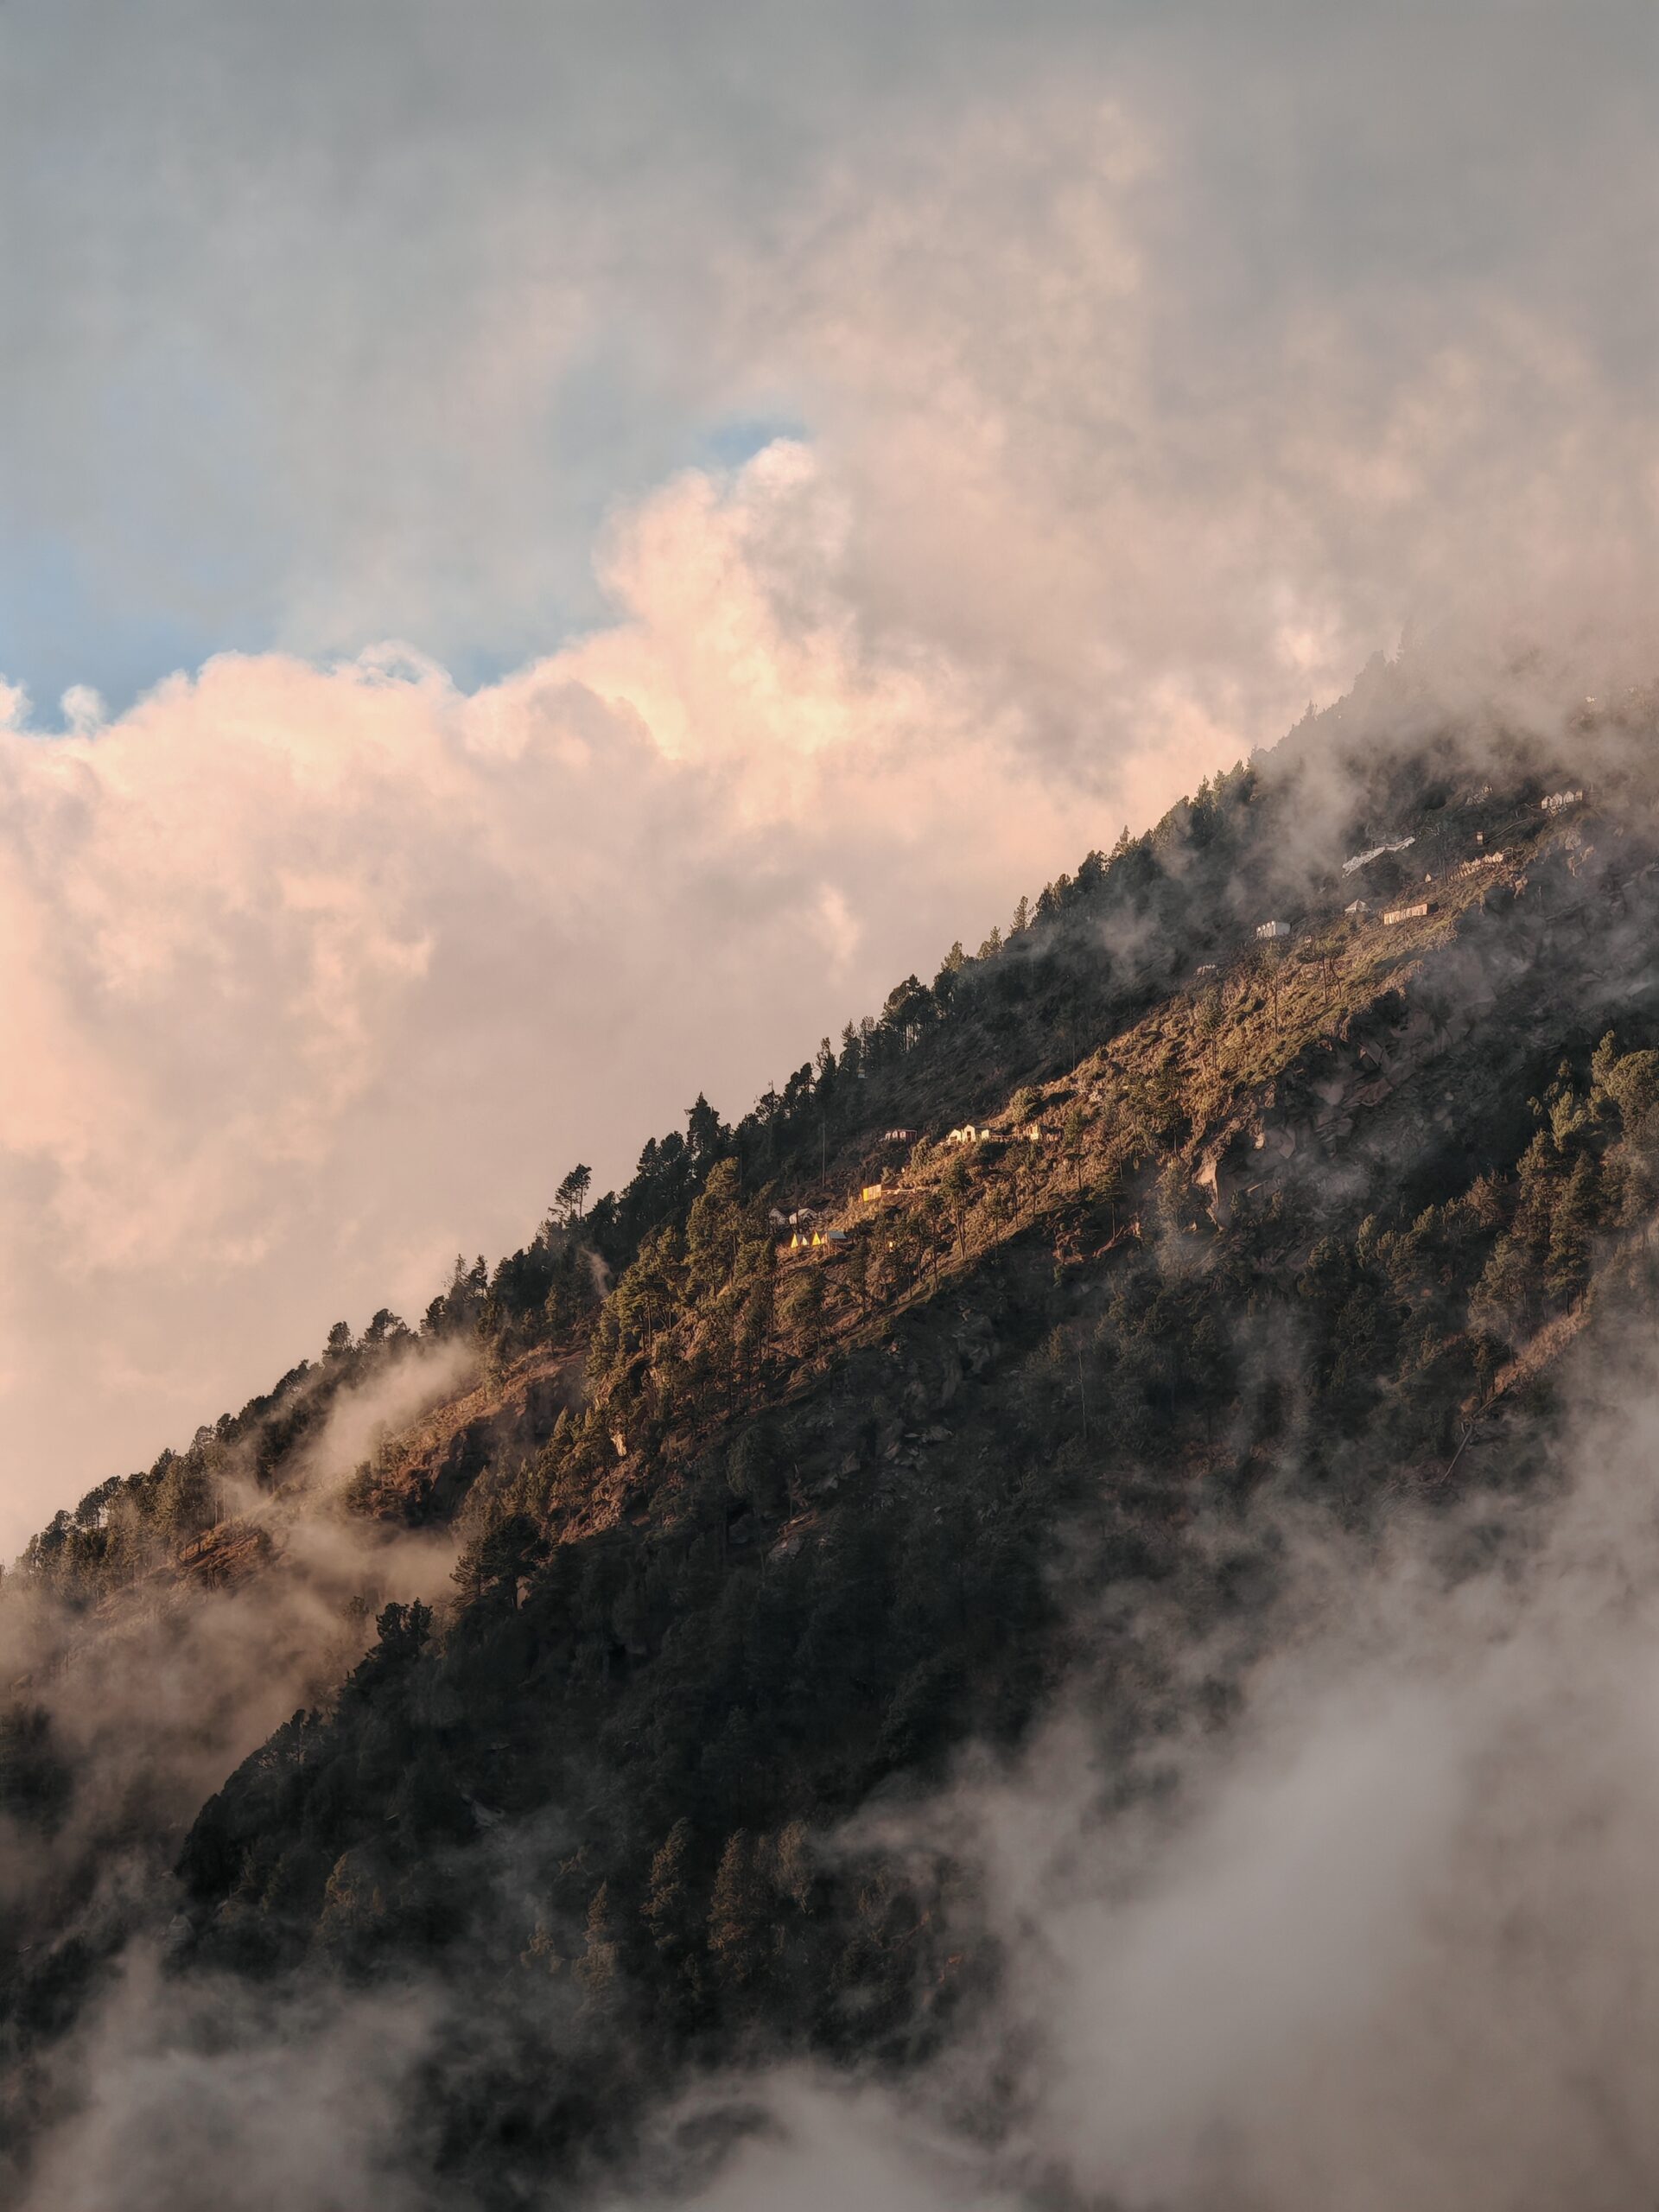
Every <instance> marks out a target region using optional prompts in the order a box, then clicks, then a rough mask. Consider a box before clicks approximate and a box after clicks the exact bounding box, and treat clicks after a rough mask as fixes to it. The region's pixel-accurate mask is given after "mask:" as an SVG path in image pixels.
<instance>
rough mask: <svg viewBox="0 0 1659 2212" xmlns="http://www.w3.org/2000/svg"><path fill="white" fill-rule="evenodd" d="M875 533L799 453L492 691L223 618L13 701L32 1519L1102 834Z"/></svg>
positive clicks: (731, 1090)
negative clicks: (56, 717) (331, 651)
mask: <svg viewBox="0 0 1659 2212" xmlns="http://www.w3.org/2000/svg"><path fill="white" fill-rule="evenodd" d="M848 530H849V524H848V518H847V514H846V511H845V506H844V502H842V500H841V499H840V498H839V497H838V495H837V493H836V490H835V488H834V487H833V486H829V485H826V484H825V482H824V481H823V478H822V476H821V474H820V473H819V471H818V470H817V467H816V465H815V463H814V462H813V461H812V458H811V456H810V454H809V453H808V452H807V451H805V450H804V448H801V447H799V446H798V445H794V444H788V443H785V444H781V445H774V446H772V447H771V448H767V449H766V450H764V451H763V452H762V453H760V454H758V455H757V456H756V457H755V458H754V459H753V461H750V462H749V463H748V464H747V466H746V467H744V468H743V469H742V470H741V472H739V473H738V474H737V475H736V476H735V477H734V478H731V479H723V478H722V479H720V480H716V479H714V478H711V477H709V476H708V475H706V474H699V473H696V472H693V473H690V474H683V475H682V476H680V477H678V478H677V479H675V480H672V481H671V483H670V484H668V485H667V486H664V487H663V488H662V489H661V490H660V491H659V492H658V493H657V494H655V495H654V496H653V497H652V499H649V500H648V501H646V502H645V504H644V505H642V506H641V507H640V508H639V510H638V511H637V512H635V513H634V514H633V515H632V517H630V518H620V519H619V521H618V522H617V524H615V526H614V528H613V534H612V537H611V539H610V543H609V550H608V553H607V571H606V573H607V581H608V582H609V585H610V588H611V589H612V590H613V594H615V600H616V608H617V620H615V621H614V622H613V624H612V625H611V626H608V627H607V628H604V629H602V630H601V631H599V632H596V633H595V634H594V636H593V637H592V638H591V639H586V640H582V641H578V642H577V643H575V644H574V645H571V646H569V648H567V649H565V650H564V651H563V652H560V653H557V654H555V655H553V656H552V657H550V658H547V659H544V660H543V661H541V662H538V663H536V664H533V665H531V666H530V667H528V668H526V669H525V670H524V671H520V672H519V673H518V674H516V675H514V676H512V677H508V678H505V679H504V680H503V681H502V682H500V683H497V684H494V685H491V686H487V687H486V688H485V689H483V690H480V691H477V692H474V693H470V694H468V693H463V692H461V691H460V690H457V689H456V688H455V687H454V684H453V683H451V682H450V681H449V679H448V677H446V676H445V675H444V673H443V672H442V670H440V669H438V668H436V667H435V666H434V665H432V664H429V663H428V662H426V661H424V660H423V659H422V658H420V657H419V656H411V655H410V654H408V653H404V652H395V651H386V652H377V653H371V654H367V655H364V656H361V657H359V658H356V659H354V660H353V661H351V662H348V663H346V664H340V665H337V666H335V667H333V668H329V669H321V668H318V667H315V666H313V665H310V664H306V663H303V662H301V661H298V660H295V659H292V658H286V657H283V656H277V655H264V656H256V657H242V656H235V655H226V656H220V657H219V658H216V659H214V660H213V661H211V662H209V663H208V664H207V666H205V667H204V668H203V669H202V670H201V671H200V673H199V674H198V675H196V676H195V677H191V678H183V677H180V678H175V679H174V680H172V681H170V682H169V683H166V684H163V685H162V686H161V687H160V688H159V689H157V690H156V691H155V692H153V693H151V694H150V695H149V696H147V697H146V698H145V699H143V700H142V701H141V702H139V703H138V704H137V706H136V707H135V708H134V709H132V710H131V711H130V713H129V714H127V715H124V716H121V717H118V718H116V719H115V720H112V721H110V722H108V723H107V724H105V725H104V726H102V727H100V728H97V729H95V730H89V731H88V732H86V733H85V734H78V735H72V736H66V737H63V738H60V739H57V740H54V741H50V742H42V741H41V740H39V739H37V738H35V737H33V736H30V735H29V734H26V733H25V732H23V731H22V730H19V729H16V728H12V729H10V730H8V731H5V732H3V733H0V783H3V787H4V795H5V826H4V829H3V830H0V841H3V861H0V886H3V888H0V897H3V898H4V899H5V901H6V906H7V912H8V918H9V923H10V926H9V927H8V929H7V931H6V932H5V935H4V940H3V942H4V946H5V950H4V951H3V952H0V966H3V970H4V973H3V990H4V993H5V996H6V1001H7V1003H8V1005H9V1007H10V1008H11V1009H12V1016H13V1020H14V1024H15V1031H14V1034H15V1036H16V1043H17V1049H16V1050H14V1051H12V1052H9V1053H8V1055H7V1056H6V1063H5V1069H4V1073H3V1075H0V1192H3V1198H0V1205H3V1209H4V1212H3V1224H4V1235H5V1239H6V1243H7V1246H8V1249H9V1250H10V1251H11V1252H12V1253H13V1254H15V1255H16V1256H17V1259H18V1262H19V1264H18V1266H17V1268H16V1270H15V1271H13V1272H12V1274H11V1276H10V1285H11V1287H10V1298H9V1305H8V1310H7V1312H6V1314H5V1324H6V1326H5V1341H6V1343H7V1344H8V1347H9V1351H10V1360H9V1363H8V1364H9V1365H10V1370H11V1371H10V1395H9V1402H8V1421H7V1433H8V1446H9V1450H10V1453H11V1455H12V1456H11V1459H10V1473H9V1478H8V1483H7V1491H8V1505H9V1508H10V1516H11V1518H10V1529H11V1533H12V1534H13V1535H15V1536H19V1535H22V1533H24V1531H25V1529H26V1528H27V1526H28V1525H29V1522H30V1521H31V1520H33V1519H34V1518H36V1517H38V1516H39V1515H40V1513H41V1510H43V1509H46V1508H47V1506H48V1501H51V1502H53V1503H56V1502H59V1501H60V1500H62V1499H63V1498H65V1497H71V1496H73V1494H75V1492H76V1489H77V1485H84V1483H85V1482H86V1480H90V1479H91V1478H93V1477H94V1476H95V1475H97V1476H101V1475H102V1474H103V1473H104V1472H105V1471H109V1467H110V1462H111V1459H114V1462H115V1465H117V1466H118V1465H120V1464H121V1460H122V1459H124V1458H128V1457H130V1456H132V1455H134V1454H135V1453H137V1452H144V1453H145V1455H146V1456H148V1454H149V1452H151V1451H153V1450H154V1449H155V1448H156V1446H158V1445H159V1443H160V1442H161V1441H162V1440H163V1436H164V1435H165V1434H166V1433H168V1432H169V1431H170V1432H172V1433H178V1432H179V1431H180V1430H182V1431H183V1432H184V1433H189V1432H191V1431H194V1427H195V1425H196V1422H197V1421H199V1420H200V1419H202V1418H206V1417H212V1415H213V1414H215V1413H216V1412H217V1411H218V1410H219V1406H218V1404H217V1402H216V1401H217V1400H218V1399H219V1397H221V1396H222V1397H226V1398H234V1397H236V1396H237V1395H238V1393H246V1392H248V1391H251V1389H254V1388H255V1387H258V1386H262V1385H263V1384H264V1383H266V1382H268V1381H269V1380H270V1376H272V1374H274V1373H275V1372H277V1371H279V1370H280V1369H281V1368H282V1367H283V1366H285V1365H286V1364H288V1363H289V1361H290V1359H291V1358H292V1357H295V1356H296V1354H297V1353H298V1352H300V1351H304V1350H306V1349H307V1348H308V1347H309V1346H311V1345H313V1344H315V1342H316V1341H317V1340H318V1337H319V1332H320V1329H321V1328H322V1327H326V1325H327V1321H328V1320H329V1319H333V1318H334V1316H335V1315H336V1314H339V1313H351V1314H352V1315H353V1317H354V1318H355V1319H358V1320H359V1321H360V1320H361V1319H362V1318H363V1316H364V1315H365V1313H367V1312H369V1311H371V1310H372V1308H373V1307H374V1306H378V1305H379V1304H381V1303H382V1302H384V1301H385V1300H392V1301H393V1302H396V1303H399V1304H402V1305H404V1306H407V1307H410V1309H412V1310H415V1311H418V1309H419V1307H420V1306H423V1304H424V1302H425V1300H426V1298H427V1297H429V1296H430V1295H431V1294H432V1291H433V1288H434V1287H435V1285H436V1283H437V1280H438V1277H439V1275H440V1274H442V1272H443V1271H444V1268H445V1266H446V1264H447V1262H448V1257H449V1255H451V1254H452V1253H453V1251H454V1248H455V1246H456V1244H457V1243H462V1242H464V1243H466V1244H467V1249H468V1250H469V1251H470V1250H471V1249H474V1248H475V1247H476V1246H477V1245H478V1244H480V1243H482V1244H486V1245H487V1246H488V1247H490V1248H491V1249H501V1248H504V1247H507V1246H509V1245H510V1244H511V1243H514V1242H517V1241H520V1240H522V1238H523V1237H524V1236H526V1235H528V1234H529V1232H530V1230H531V1229H532V1228H533V1226H534V1224H535V1223H536V1221H537V1219H538V1218H539V1217H540V1214H541V1211H542V1210H543V1207H544V1205H546V1203H547V1200H548V1197H549V1194H550V1190H551V1187H552V1185H553V1184H554V1182H556V1179H557V1178H558V1176H559V1174H560V1173H563V1169H564V1168H565V1167H566V1166H569V1162H570V1160H572V1159H575V1158H577V1157H581V1158H583V1159H586V1160H590V1161H591V1162H592V1163H593V1164H594V1166H595V1168H596V1170H597V1172H598V1173H599V1174H600V1176H601V1179H610V1178H613V1177H618V1176H621V1175H624V1174H626V1172H627V1170H628V1168H629V1166H630V1165H631V1162H632V1154H633V1153H634V1152H635V1151H636V1150H637V1148H638V1147H639V1144H640V1143H641V1142H642V1141H643V1140H644V1139H645V1136H646V1135H649V1134H651V1133H652V1131H653V1130H654V1129H656V1128H660V1127H661V1126H662V1125H663V1124H664V1122H674V1121H677V1119H678V1118H679V1116H680V1113H681V1111H682V1109H683V1107H684V1106H685V1105H686V1104H687V1103H689V1097H690V1093H691V1092H693V1091H695V1090H696V1088H697V1087H698V1086H699V1085H702V1086H706V1087H707V1088H708V1089H709V1090H710V1092H711V1094H712V1095H713V1096H715V1097H716V1098H718V1099H719V1100H720V1101H721V1103H722V1105H724V1106H725V1107H726V1109H728V1111H741V1109H743V1108H744V1107H746V1106H747V1103H748V1102H749V1100H750V1099H751V1098H752V1097H753V1096H755V1095H756V1094H757V1093H758V1092H759V1091H760V1090H761V1089H763V1088H764V1087H765V1085H766V1083H767V1081H769V1080H770V1079H772V1077H782V1075H783V1074H785V1072H786V1071H787V1067H786V1065H785V1062H784V1061H782V1060H780V1058H779V1052H780V1050H781V1051H782V1052H784V1053H785V1054H786V1055H787V1056H788V1061H787V1065H793V1064H794V1062H795V1060H796V1058H804V1057H805V1056H806V1055H807V1054H808V1053H809V1052H810V1050H811V1048H812V1046H813V1044H814V1043H815V1041H816V1039H817V1037H818V1036H819V1035H820V1034H822V1033H823V1032H825V1031H826V1030H835V1029H838V1028H839V1027H840V1026H841V1024H842V1021H843V1020H846V1019H847V1018H848V1017H849V1015H852V1014H857V1013H859V1012H861V1011H862V1010H863V1009H864V1008H865V1007H868V1006H869V1005H870V1004H872V1003H879V1002H880V998H881V997H882V996H883V995H885V992H886V990H887V987H888V985H889V984H890V983H891V982H892V980H893V976H894V975H895V974H897V973H899V972H902V970H903V969H904V968H906V967H907V966H910V965H917V966H925V967H929V968H930V969H931V964H932V963H933V962H934V961H935V960H936V959H937V957H938V954H939V953H940V952H941V951H942V950H943V949H944V946H945V945H946V944H949V942H950V939H951V938H952V937H954V936H957V935H958V934H962V933H966V932H969V931H974V930H975V929H982V928H983V927H984V926H985V924H986V922H987V921H988V919H989V918H991V917H993V916H994V915H995V914H997V913H1001V912H1005V911H1006V909H1007V906H1008V905H1009V904H1010V903H1011V901H1012V898H1013V896H1014V892H1015V890H1016V888H1017V887H1019V886H1020V885H1021V884H1022V883H1024V882H1027V881H1029V880H1032V879H1033V877H1034V876H1035V875H1036V874H1037V873H1038V872H1039V869H1043V868H1048V869H1051V870H1052V867H1053V866H1054V865H1055V863H1054V862H1053V861H1052V857H1051V856H1052V855H1054V854H1055V853H1057V852H1060V853H1071V849H1072V848H1073V847H1077V849H1079V851H1080V850H1081V849H1082V848H1083V847H1084V845H1085V844H1086V843H1088V842H1090V841H1091V839H1092V838H1094V837H1096V836H1104V835H1105V834H1106V829H1105V823H1104V819H1103V817H1102V818H1101V819H1099V820H1097V821H1081V822H1080V821H1079V820H1078V819H1077V818H1076V817H1072V816H1071V814H1070V813H1069V811H1068V809H1067V807H1066V805H1065V798H1064V794H1062V793H1058V792H1056V791H1052V790H1051V789H1050V788H1048V787H1047V786H1046V785H1045V784H1043V783H1042V782H1041V781H1040V780H1039V779H1034V778H1033V777H1032V776H1031V774H1030V773H1029V771H1028V768H1027V765H1026V763H1025V761H1024V760H1023V759H1022V757H1021V755H1020V748H1019V746H1018V743H1017V731H1016V730H1015V729H1014V728H1013V726H1012V724H1011V722H1010V721H1009V720H1008V718H1007V716H1006V715H1005V716H1001V717H999V716H997V715H995V714H992V713H988V712H987V711H985V710H984V709H983V708H982V702H981V699H980V696H979V695H978V693H977V692H976V689H975V687H974V685H973V684H972V683H971V682H970V681H969V680H968V679H966V678H964V677H963V676H962V675H961V674H960V673H959V672H958V671H956V670H955V669H953V668H952V667H950V665H949V664H944V663H943V662H939V661H937V660H934V659H931V658H928V657H927V656H925V655H922V654H918V653H914V652H911V653H899V652H893V651H890V650H885V649H884V648H883V646H882V645H881V644H880V641H873V640H871V639H868V638H867V637H865V636H863V635H862V634H861V632H860V631H859V627H858V625H857V622H856V620H855V618H854V616H853V614H852V613H850V612H849V601H848V597H847V594H846V591H845V588H844V585H843V580H842V563H843V562H844V558H845V548H846V541H847V537H848ZM988 802H989V804H988ZM1072 857H1073V858H1074V859H1075V857H1076V855H1075V854H1074V855H1072ZM72 1376H73V1377H74V1378H75V1379H74V1380H73V1382H72V1380H71V1378H72Z"/></svg>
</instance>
